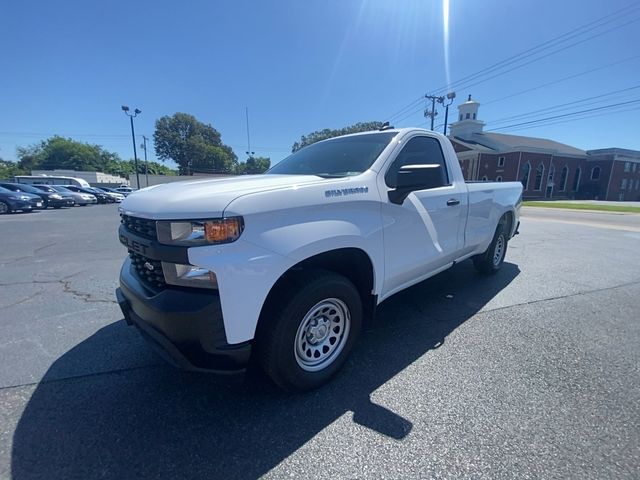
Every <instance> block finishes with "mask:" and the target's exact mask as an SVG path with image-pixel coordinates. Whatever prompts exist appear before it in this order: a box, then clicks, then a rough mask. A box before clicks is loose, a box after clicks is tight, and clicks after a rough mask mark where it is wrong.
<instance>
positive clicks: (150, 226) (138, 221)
mask: <svg viewBox="0 0 640 480" xmlns="http://www.w3.org/2000/svg"><path fill="white" fill-rule="evenodd" d="M120 223H122V224H123V225H124V226H125V227H126V228H127V229H128V230H131V231H132V232H134V233H137V234H138V235H140V236H143V237H145V238H148V239H150V240H157V239H158V233H157V231H156V221H155V220H149V219H148V218H140V217H132V216H131V215H124V214H122V215H120Z"/></svg>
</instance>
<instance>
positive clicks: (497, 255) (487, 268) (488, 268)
mask: <svg viewBox="0 0 640 480" xmlns="http://www.w3.org/2000/svg"><path fill="white" fill-rule="evenodd" d="M507 242H508V240H507V232H506V228H505V225H504V224H503V223H502V222H501V223H500V224H499V225H498V228H497V229H496V233H495V234H494V236H493V240H492V241H491V244H490V245H489V248H487V250H486V251H485V252H484V253H482V254H480V255H476V256H475V257H473V265H474V266H475V267H476V270H478V271H479V272H480V273H483V274H485V275H492V274H494V273H497V272H498V270H500V267H502V263H503V262H504V257H505V255H506V254H507Z"/></svg>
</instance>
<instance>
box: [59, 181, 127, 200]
mask: <svg viewBox="0 0 640 480" xmlns="http://www.w3.org/2000/svg"><path fill="white" fill-rule="evenodd" d="M64 188H66V189H67V190H71V191H72V192H76V193H86V194H89V195H93V196H95V197H96V199H97V200H98V203H113V202H115V199H114V198H113V197H110V196H109V195H107V194H106V193H105V192H101V191H99V190H96V189H95V188H93V187H77V186H75V185H65V186H64Z"/></svg>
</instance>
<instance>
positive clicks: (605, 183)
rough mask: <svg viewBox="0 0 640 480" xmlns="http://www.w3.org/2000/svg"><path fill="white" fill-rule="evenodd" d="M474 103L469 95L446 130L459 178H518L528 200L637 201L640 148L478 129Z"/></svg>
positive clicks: (639, 188) (639, 194)
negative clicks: (584, 146)
mask: <svg viewBox="0 0 640 480" xmlns="http://www.w3.org/2000/svg"><path fill="white" fill-rule="evenodd" d="M479 106H480V104H479V103H478V102H476V101H475V100H471V96H469V99H468V100H467V101H466V102H465V103H463V104H461V105H460V106H459V107H458V111H459V113H458V121H456V122H454V123H452V124H451V128H450V131H449V132H450V133H449V138H450V140H451V142H452V143H453V148H454V149H455V151H456V153H457V155H458V159H459V160H460V166H461V167H462V172H463V174H464V177H465V179H467V180H490V181H498V182H501V181H521V182H522V184H523V186H524V192H523V196H524V198H525V199H530V200H535V199H595V200H618V201H625V200H626V201H631V200H633V201H639V200H640V151H637V150H626V149H622V148H605V149H599V150H588V151H584V150H580V149H579V148H575V147H572V146H570V145H565V144H563V143H559V142H555V141H553V140H547V139H544V138H535V137H523V136H519V135H506V134H503V133H494V132H484V131H483V130H484V126H485V123H484V122H482V121H481V120H479V118H478V107H479Z"/></svg>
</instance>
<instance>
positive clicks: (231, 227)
mask: <svg viewBox="0 0 640 480" xmlns="http://www.w3.org/2000/svg"><path fill="white" fill-rule="evenodd" d="M157 230H158V241H160V243H164V244H165V245H183V246H197V245H212V244H219V243H231V242H234V241H236V240H237V239H238V238H239V237H240V235H241V234H242V231H243V230H244V222H243V220H242V217H229V218H218V219H212V220H196V221H190V222H189V221H183V222H179V221H176V222H171V221H159V222H157Z"/></svg>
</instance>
